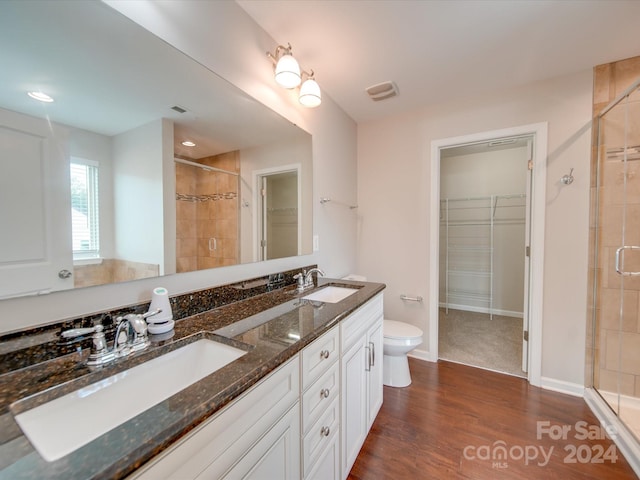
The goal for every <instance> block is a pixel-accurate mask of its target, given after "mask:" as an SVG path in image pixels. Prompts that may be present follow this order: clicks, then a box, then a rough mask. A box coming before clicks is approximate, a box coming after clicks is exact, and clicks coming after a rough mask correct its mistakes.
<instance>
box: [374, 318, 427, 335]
mask: <svg viewBox="0 0 640 480" xmlns="http://www.w3.org/2000/svg"><path fill="white" fill-rule="evenodd" d="M383 325H384V326H383V327H382V329H383V332H384V336H385V337H387V338H412V337H421V336H422V330H420V329H419V328H418V327H414V326H413V325H409V324H408V323H404V322H398V321H396V320H385V321H384V322H383Z"/></svg>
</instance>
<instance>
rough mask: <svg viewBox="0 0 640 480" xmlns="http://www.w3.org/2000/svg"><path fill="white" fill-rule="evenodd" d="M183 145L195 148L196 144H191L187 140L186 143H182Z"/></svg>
mask: <svg viewBox="0 0 640 480" xmlns="http://www.w3.org/2000/svg"><path fill="white" fill-rule="evenodd" d="M182 145H184V146H185V147H195V146H196V144H195V143H193V142H190V141H189V140H185V141H184V142H182Z"/></svg>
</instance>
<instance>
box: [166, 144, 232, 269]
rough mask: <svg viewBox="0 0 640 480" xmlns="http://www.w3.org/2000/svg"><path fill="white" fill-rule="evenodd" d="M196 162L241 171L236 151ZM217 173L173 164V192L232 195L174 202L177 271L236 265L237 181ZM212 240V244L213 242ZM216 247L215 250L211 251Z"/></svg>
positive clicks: (229, 176)
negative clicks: (199, 200)
mask: <svg viewBox="0 0 640 480" xmlns="http://www.w3.org/2000/svg"><path fill="white" fill-rule="evenodd" d="M198 162H199V163H202V164H204V165H209V166H212V167H216V168H220V169H224V170H227V171H232V172H237V173H239V172H240V155H239V152H229V153H225V154H222V155H216V156H213V157H207V158H203V159H200V160H198ZM238 179H239V177H237V176H233V175H228V174H224V173H220V172H206V171H204V170H199V169H197V168H193V167H189V166H186V165H180V164H176V189H177V191H178V192H179V193H186V194H191V195H199V196H200V195H213V194H232V195H231V196H232V197H233V198H221V199H218V200H208V201H204V202H188V201H184V200H177V201H176V202H177V203H176V221H177V234H176V241H177V271H178V272H188V271H192V270H202V269H207V268H213V267H220V266H227V265H236V264H237V263H238V261H239V258H240V255H239V245H240V244H239V234H238V228H239V222H238V201H239V200H238V190H239V188H238V181H239V180H238ZM213 238H215V243H214V242H213V240H211V239H213ZM214 245H215V247H216V248H215V249H211V248H210V246H211V247H213V246H214Z"/></svg>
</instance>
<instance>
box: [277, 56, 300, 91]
mask: <svg viewBox="0 0 640 480" xmlns="http://www.w3.org/2000/svg"><path fill="white" fill-rule="evenodd" d="M300 80H301V78H300V65H298V62H297V61H296V59H295V58H293V55H288V54H287V55H283V56H282V57H280V60H278V63H277V65H276V82H278V85H280V86H281V87H284V88H296V87H297V86H298V85H300Z"/></svg>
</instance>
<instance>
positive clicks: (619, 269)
mask: <svg viewBox="0 0 640 480" xmlns="http://www.w3.org/2000/svg"><path fill="white" fill-rule="evenodd" d="M625 250H640V246H637V245H624V246H622V247H620V248H618V249H617V250H616V272H618V273H619V274H620V275H622V276H624V277H636V276H640V272H625V271H623V270H622V267H621V266H620V259H621V257H622V260H624V257H623V255H622V253H623V252H624V251H625Z"/></svg>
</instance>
